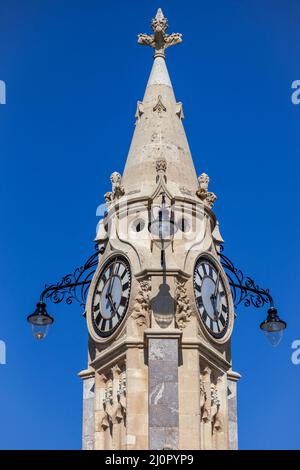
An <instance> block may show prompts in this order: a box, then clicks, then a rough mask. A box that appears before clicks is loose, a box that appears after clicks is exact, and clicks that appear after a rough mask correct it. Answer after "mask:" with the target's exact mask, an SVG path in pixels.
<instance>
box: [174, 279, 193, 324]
mask: <svg viewBox="0 0 300 470" xmlns="http://www.w3.org/2000/svg"><path fill="white" fill-rule="evenodd" d="M175 296H176V313H175V323H176V326H177V327H178V328H179V329H180V330H182V329H183V328H185V327H186V324H187V322H189V321H190V317H191V314H192V312H191V307H190V301H189V297H188V295H187V289H186V281H185V280H181V279H177V280H176V292H175Z"/></svg>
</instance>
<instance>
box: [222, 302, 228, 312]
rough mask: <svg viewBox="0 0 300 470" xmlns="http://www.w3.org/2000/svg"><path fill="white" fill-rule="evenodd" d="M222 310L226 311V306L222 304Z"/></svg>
mask: <svg viewBox="0 0 300 470" xmlns="http://www.w3.org/2000/svg"><path fill="white" fill-rule="evenodd" d="M222 310H223V312H224V313H227V311H228V308H227V307H226V305H224V304H222Z"/></svg>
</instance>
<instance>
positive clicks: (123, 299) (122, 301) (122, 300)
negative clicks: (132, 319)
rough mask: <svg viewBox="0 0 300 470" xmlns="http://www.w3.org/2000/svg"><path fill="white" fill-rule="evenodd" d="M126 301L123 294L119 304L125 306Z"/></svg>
mask: <svg viewBox="0 0 300 470" xmlns="http://www.w3.org/2000/svg"><path fill="white" fill-rule="evenodd" d="M126 302H127V297H125V296H124V295H123V296H122V298H121V301H120V306H122V307H125V305H126Z"/></svg>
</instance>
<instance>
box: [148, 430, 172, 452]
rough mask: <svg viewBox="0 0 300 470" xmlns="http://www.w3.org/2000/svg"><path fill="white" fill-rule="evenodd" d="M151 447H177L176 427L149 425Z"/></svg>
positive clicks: (159, 448) (156, 448)
mask: <svg viewBox="0 0 300 470" xmlns="http://www.w3.org/2000/svg"><path fill="white" fill-rule="evenodd" d="M149 434H150V442H151V449H153V450H162V449H178V437H179V436H178V427H174V428H170V427H168V428H163V427H161V428H157V427H154V428H153V427H150V429H149Z"/></svg>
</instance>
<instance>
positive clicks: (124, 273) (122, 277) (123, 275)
mask: <svg viewBox="0 0 300 470" xmlns="http://www.w3.org/2000/svg"><path fill="white" fill-rule="evenodd" d="M126 274H127V271H126V269H125V270H124V272H123V274H122V275H121V279H124V277H125V275H126Z"/></svg>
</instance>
